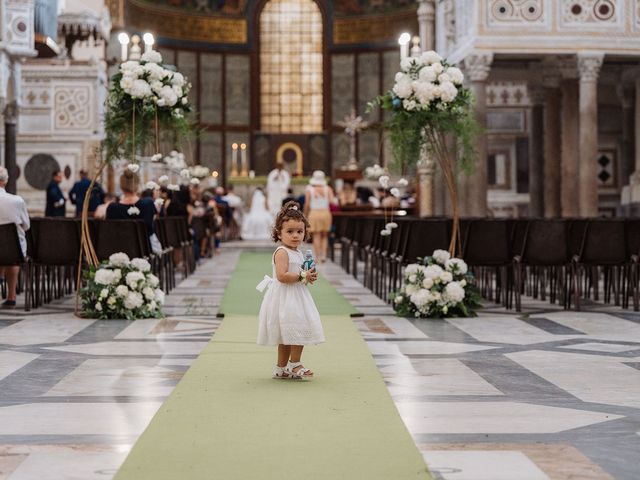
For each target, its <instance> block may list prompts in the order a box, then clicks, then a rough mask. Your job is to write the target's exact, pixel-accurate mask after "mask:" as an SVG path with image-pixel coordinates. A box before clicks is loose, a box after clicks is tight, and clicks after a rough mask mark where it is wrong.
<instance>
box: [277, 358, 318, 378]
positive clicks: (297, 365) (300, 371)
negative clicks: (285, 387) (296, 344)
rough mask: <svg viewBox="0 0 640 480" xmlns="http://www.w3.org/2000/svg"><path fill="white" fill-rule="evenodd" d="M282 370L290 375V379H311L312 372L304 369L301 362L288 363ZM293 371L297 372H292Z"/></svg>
mask: <svg viewBox="0 0 640 480" xmlns="http://www.w3.org/2000/svg"><path fill="white" fill-rule="evenodd" d="M284 368H285V369H286V370H287V371H288V373H289V374H291V378H313V372H312V371H311V370H309V369H308V368H304V366H303V365H302V362H289V363H287V366H286V367H284ZM294 369H297V370H296V371H295V372H294Z"/></svg>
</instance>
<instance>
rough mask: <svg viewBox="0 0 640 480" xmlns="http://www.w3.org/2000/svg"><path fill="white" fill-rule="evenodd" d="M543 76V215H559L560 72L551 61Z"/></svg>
mask: <svg viewBox="0 0 640 480" xmlns="http://www.w3.org/2000/svg"><path fill="white" fill-rule="evenodd" d="M543 63H546V64H545V65H543V68H544V70H545V76H544V80H543V82H544V97H545V98H544V216H545V217H546V218H556V217H559V216H560V178H561V176H560V89H559V88H558V87H559V86H560V74H559V73H558V71H557V70H556V69H555V68H554V66H553V65H552V64H551V63H548V62H543Z"/></svg>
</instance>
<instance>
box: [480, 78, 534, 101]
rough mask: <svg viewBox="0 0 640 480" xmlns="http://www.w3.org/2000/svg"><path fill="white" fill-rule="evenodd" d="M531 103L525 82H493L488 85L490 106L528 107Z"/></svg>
mask: <svg viewBox="0 0 640 480" xmlns="http://www.w3.org/2000/svg"><path fill="white" fill-rule="evenodd" d="M529 104H530V99H529V95H528V92H527V84H526V83H525V82H492V83H490V84H489V85H488V86H487V106H489V107H526V106H528V105H529Z"/></svg>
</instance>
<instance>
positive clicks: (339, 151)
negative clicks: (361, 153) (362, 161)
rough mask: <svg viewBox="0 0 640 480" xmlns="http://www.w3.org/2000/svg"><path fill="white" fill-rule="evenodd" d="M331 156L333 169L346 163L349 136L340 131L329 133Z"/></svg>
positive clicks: (347, 159)
mask: <svg viewBox="0 0 640 480" xmlns="http://www.w3.org/2000/svg"><path fill="white" fill-rule="evenodd" d="M331 158H332V160H333V168H334V169H336V168H340V167H341V166H343V165H346V164H347V162H348V161H349V137H347V136H346V135H345V134H344V133H342V132H340V133H333V134H332V135H331Z"/></svg>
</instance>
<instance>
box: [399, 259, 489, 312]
mask: <svg viewBox="0 0 640 480" xmlns="http://www.w3.org/2000/svg"><path fill="white" fill-rule="evenodd" d="M403 280H404V282H403V285H402V288H401V289H400V291H398V292H396V293H393V294H392V295H391V298H392V301H393V306H394V309H395V311H396V313H397V314H398V315H401V316H403V317H429V318H442V317H470V316H475V315H476V313H475V310H476V309H477V308H478V307H479V306H480V294H479V293H478V291H477V289H476V288H475V286H474V285H473V283H472V282H471V281H470V280H471V275H470V273H469V272H468V268H467V264H466V263H465V262H464V261H463V260H461V259H459V258H452V257H451V255H450V254H449V252H448V251H446V250H436V251H434V252H433V255H432V256H430V257H425V258H424V259H422V260H421V261H420V263H412V264H410V265H407V268H406V269H405V271H404V278H403Z"/></svg>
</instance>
